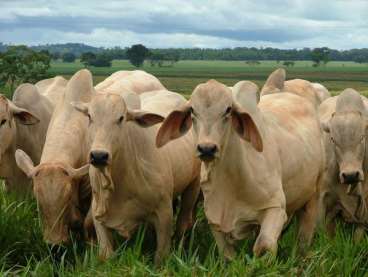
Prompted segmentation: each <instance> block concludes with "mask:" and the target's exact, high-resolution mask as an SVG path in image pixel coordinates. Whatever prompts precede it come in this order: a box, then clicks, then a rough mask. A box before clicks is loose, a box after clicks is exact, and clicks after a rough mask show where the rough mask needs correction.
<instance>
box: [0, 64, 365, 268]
mask: <svg viewBox="0 0 368 277" xmlns="http://www.w3.org/2000/svg"><path fill="white" fill-rule="evenodd" d="M367 105H368V100H367V99H366V98H365V97H364V96H361V95H360V94H359V93H358V92H356V91H355V90H353V89H346V90H344V91H343V92H342V93H341V94H340V95H339V96H335V97H331V96H330V94H329V92H328V90H327V89H326V88H324V87H323V86H322V85H320V84H316V83H311V82H309V81H306V80H301V79H294V80H289V81H285V71H284V70H283V69H278V70H276V71H274V72H273V73H272V74H271V75H270V76H269V78H268V79H267V81H266V83H265V85H264V86H263V88H262V89H261V90H260V91H259V89H258V87H257V85H256V84H254V83H252V82H249V81H240V82H238V83H237V84H235V85H234V86H233V87H227V86H225V85H223V84H221V83H219V82H217V81H215V80H210V81H208V82H206V83H203V84H200V85H198V86H197V87H196V88H195V90H194V91H193V93H192V95H191V97H190V99H189V100H186V99H185V98H184V97H183V96H182V95H180V94H178V93H175V92H171V91H168V90H167V89H166V88H165V87H164V86H163V85H162V84H161V83H160V81H159V80H158V79H157V78H155V77H154V76H152V75H150V74H148V73H146V72H144V71H118V72H116V73H114V74H112V75H111V76H110V77H108V78H107V79H106V80H104V81H103V82H101V83H99V84H98V85H96V86H95V87H94V86H93V80H92V75H91V73H90V72H89V71H88V70H80V71H79V72H77V73H76V74H74V76H72V78H71V79H70V80H69V81H67V80H65V79H64V78H62V77H59V76H58V77H55V78H52V79H47V80H43V81H40V82H38V83H36V84H35V85H32V84H22V85H20V86H19V87H18V88H17V89H16V91H15V93H14V96H13V99H12V101H10V100H8V99H7V98H6V97H4V96H1V97H0V136H1V141H0V157H1V159H0V161H1V162H0V176H1V178H3V179H4V180H5V187H6V189H7V190H9V191H15V192H16V193H18V194H24V193H25V192H27V191H28V192H30V191H32V190H33V194H34V196H35V198H36V199H37V203H38V207H39V213H40V217H41V220H42V226H43V236H44V240H45V241H46V242H47V243H50V244H53V245H59V244H63V243H67V242H68V241H69V239H70V238H69V236H70V232H71V231H73V232H74V231H76V232H78V231H80V230H82V231H83V234H84V237H85V239H86V240H88V241H93V240H94V238H95V236H96V235H97V241H98V244H99V249H100V250H99V254H100V256H101V258H104V259H106V258H108V257H109V256H111V255H112V254H113V239H112V231H113V230H115V231H117V232H118V233H119V234H120V235H122V236H123V237H126V238H129V236H131V234H132V232H133V231H134V230H135V229H136V227H137V226H138V225H139V224H141V223H143V222H148V223H150V224H152V225H153V226H154V228H155V231H156V239H157V250H156V253H155V263H156V264H160V263H161V262H162V260H163V259H164V258H165V256H167V254H168V253H169V251H170V244H171V237H172V233H173V231H174V226H173V223H174V207H173V205H174V204H173V203H175V199H177V198H178V197H179V196H180V210H179V212H178V216H177V219H176V226H175V236H176V237H178V238H180V237H182V236H183V234H184V233H185V231H186V230H188V228H190V227H191V226H192V224H193V222H194V217H195V215H196V204H197V201H198V198H199V199H202V197H199V194H200V191H201V192H202V194H203V203H204V204H203V205H204V211H205V215H206V218H207V220H208V223H209V225H210V228H211V231H212V234H213V236H214V238H215V240H216V243H217V246H218V248H219V251H220V252H221V253H223V254H224V256H225V257H226V258H229V259H231V258H232V257H233V256H234V254H235V251H234V243H235V241H237V240H240V239H244V238H246V237H247V235H248V234H249V233H250V232H253V231H254V230H256V231H257V232H258V236H257V239H256V241H255V244H254V247H253V251H254V254H255V255H257V256H258V255H262V254H263V253H264V252H267V251H270V252H272V253H276V251H277V241H278V239H279V236H280V234H281V232H282V230H283V229H284V228H285V227H286V226H287V224H288V223H289V222H290V220H291V219H292V217H293V215H294V214H295V215H296V216H297V217H298V222H299V223H298V224H299V226H298V228H299V233H298V240H299V242H298V243H299V247H300V249H301V250H304V249H306V247H308V245H309V244H310V243H311V240H312V237H313V234H314V231H315V228H316V226H317V224H318V223H323V224H325V225H326V230H327V231H328V232H329V233H331V234H333V233H334V230H335V218H336V217H337V216H340V217H342V218H343V219H344V220H345V221H347V222H349V223H354V224H355V225H356V229H355V233H354V239H355V240H357V241H358V240H359V239H360V238H362V236H363V235H364V230H365V228H366V226H367V223H368V214H367V205H366V198H367V196H368V191H367V187H368V186H367V185H366V184H365V183H366V182H367V181H366V180H367V178H365V175H366V174H367V172H368V153H367V154H366V151H368V149H367V147H366V144H367V143H368V141H367V140H366V132H367V131H366V129H367V114H366V111H367Z"/></svg>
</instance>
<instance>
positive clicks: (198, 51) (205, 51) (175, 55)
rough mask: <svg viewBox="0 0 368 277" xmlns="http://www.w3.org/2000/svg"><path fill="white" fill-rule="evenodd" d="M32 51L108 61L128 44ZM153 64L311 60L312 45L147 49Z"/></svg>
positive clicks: (123, 55)
mask: <svg viewBox="0 0 368 277" xmlns="http://www.w3.org/2000/svg"><path fill="white" fill-rule="evenodd" d="M6 48H7V45H5V44H2V43H0V52H2V51H5V50H6ZM31 48H32V49H33V50H35V51H41V50H45V51H48V52H49V53H50V54H51V55H52V56H53V58H55V59H56V58H57V59H63V56H68V55H69V54H66V53H71V54H73V56H74V57H75V59H77V58H80V57H81V55H82V54H83V53H87V52H89V53H93V54H95V55H98V54H102V53H103V54H104V55H105V59H106V58H107V57H109V58H110V59H111V60H115V59H117V60H119V59H128V55H127V52H128V50H129V49H130V48H131V47H126V48H120V47H113V48H103V47H93V46H89V45H85V44H82V43H65V44H47V45H39V46H32V47H31ZM322 48H323V49H327V50H328V58H329V60H330V61H354V62H358V63H367V62H368V48H362V49H350V50H336V49H330V48H326V47H322ZM148 50H149V51H150V53H151V54H152V61H153V64H154V65H158V62H157V61H161V63H162V64H163V65H165V63H166V64H167V65H169V64H170V62H171V61H175V60H179V59H180V60H229V61H231V60H235V61H243V60H244V61H252V60H254V61H257V60H258V61H262V60H274V61H297V60H313V51H314V50H315V48H302V49H277V48H271V47H266V48H255V47H236V48H223V49H211V48H150V49H148Z"/></svg>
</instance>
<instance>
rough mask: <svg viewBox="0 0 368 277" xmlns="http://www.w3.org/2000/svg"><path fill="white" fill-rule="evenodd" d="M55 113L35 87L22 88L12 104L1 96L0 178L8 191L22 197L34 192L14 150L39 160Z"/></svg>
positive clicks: (17, 90)
mask: <svg viewBox="0 0 368 277" xmlns="http://www.w3.org/2000/svg"><path fill="white" fill-rule="evenodd" d="M52 112H53V106H52V103H51V102H50V101H49V100H48V99H47V98H46V97H45V96H43V95H42V94H40V93H39V91H38V89H37V87H36V86H34V85H32V84H28V83H27V84H22V85H20V86H19V87H18V88H17V89H16V90H15V92H14V95H13V99H12V101H11V100H9V99H7V98H6V97H5V96H4V95H1V96H0V134H1V141H0V177H1V178H2V179H4V180H5V188H6V190H7V191H9V192H11V191H14V192H15V193H16V194H17V195H18V196H23V195H26V194H28V193H29V192H30V191H31V190H32V187H31V184H30V182H29V179H28V178H27V176H26V175H25V174H24V173H23V172H22V171H21V170H20V169H19V168H18V167H17V165H16V161H15V157H14V155H15V151H16V149H18V148H20V149H23V150H24V151H27V152H28V153H29V154H30V156H31V157H32V159H33V160H35V161H37V162H39V161H40V157H41V152H42V147H43V144H44V142H45V137H46V132H47V127H48V125H49V121H50V118H51V115H52Z"/></svg>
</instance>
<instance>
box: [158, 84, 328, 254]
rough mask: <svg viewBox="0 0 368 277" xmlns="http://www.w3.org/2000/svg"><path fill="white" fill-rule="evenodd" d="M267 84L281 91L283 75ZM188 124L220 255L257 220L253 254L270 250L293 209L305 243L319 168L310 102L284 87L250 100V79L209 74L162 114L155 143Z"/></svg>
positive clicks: (318, 137)
mask: <svg viewBox="0 0 368 277" xmlns="http://www.w3.org/2000/svg"><path fill="white" fill-rule="evenodd" d="M271 82H272V83H271ZM267 86H269V87H274V88H275V89H279V90H280V91H282V87H283V83H282V82H273V80H269V82H268V83H267ZM249 89H251V91H249ZM252 92H253V93H252ZM192 126H193V130H194V133H195V142H196V147H195V149H194V150H195V151H196V153H197V155H198V157H199V158H200V159H201V160H202V169H201V189H202V191H203V195H204V209H205V214H206V217H207V219H208V222H209V224H210V226H211V230H212V233H213V235H214V237H215V240H216V242H217V245H218V247H219V249H220V251H221V252H222V253H223V254H224V255H225V257H227V258H232V257H233V255H234V248H233V243H234V241H235V240H239V239H243V238H245V237H246V236H247V233H248V232H249V231H250V230H252V229H253V227H255V226H260V231H259V235H258V237H257V239H256V242H255V245H254V247H253V251H254V253H255V255H257V256H258V255H261V254H262V253H263V252H265V251H271V252H272V253H275V252H276V251H277V241H278V238H279V235H280V233H281V231H282V229H283V227H284V226H285V223H287V222H288V221H290V218H291V217H292V215H293V214H294V213H297V212H298V214H299V217H300V223H299V224H300V226H299V239H300V242H301V246H305V245H308V244H309V243H310V241H311V238H312V235H313V232H314V228H315V223H316V216H317V209H318V206H317V204H318V201H317V200H318V197H317V196H318V184H319V182H320V179H321V176H322V173H323V150H322V140H321V131H320V127H319V123H318V118H317V114H316V110H315V108H314V106H313V105H312V104H311V103H310V102H309V101H307V100H306V99H305V98H302V97H300V96H297V95H294V94H290V93H287V92H285V93H276V94H270V95H266V96H262V97H261V99H260V102H259V104H258V106H257V97H256V95H255V94H254V85H253V86H250V85H249V83H247V82H246V83H244V85H239V86H238V87H237V89H236V90H234V89H233V92H231V91H230V89H229V88H227V87H226V86H224V85H223V84H221V83H219V82H217V81H215V80H210V81H208V82H207V83H204V84H200V85H198V86H197V87H196V88H195V90H194V91H193V93H192V95H191V98H190V100H189V101H188V102H187V103H186V104H184V105H182V106H181V107H180V108H178V109H177V110H175V111H173V112H171V113H170V115H169V116H168V117H167V118H166V119H165V121H164V122H163V124H162V126H161V127H160V130H159V132H158V134H157V141H156V142H157V145H158V146H159V147H161V146H163V145H165V144H166V143H168V142H169V141H170V140H173V139H176V138H179V137H181V136H183V135H184V134H185V133H186V132H188V130H189V129H190V128H191V127H192ZM169 145H170V144H169ZM288 218H289V220H288Z"/></svg>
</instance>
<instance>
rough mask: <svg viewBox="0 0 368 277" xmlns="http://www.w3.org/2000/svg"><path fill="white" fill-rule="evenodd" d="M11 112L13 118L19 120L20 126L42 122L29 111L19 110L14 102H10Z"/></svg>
mask: <svg viewBox="0 0 368 277" xmlns="http://www.w3.org/2000/svg"><path fill="white" fill-rule="evenodd" d="M8 104H9V111H10V113H11V114H12V116H13V117H14V118H15V120H17V121H18V122H19V123H20V124H23V125H34V124H37V123H38V122H40V120H39V119H38V118H37V116H35V115H33V114H32V113H30V112H29V111H27V110H26V109H23V108H19V107H18V106H16V105H15V104H14V103H13V102H11V101H8Z"/></svg>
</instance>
